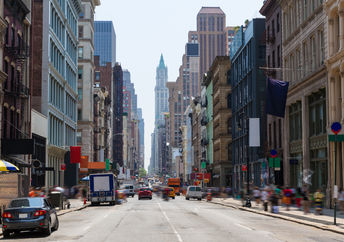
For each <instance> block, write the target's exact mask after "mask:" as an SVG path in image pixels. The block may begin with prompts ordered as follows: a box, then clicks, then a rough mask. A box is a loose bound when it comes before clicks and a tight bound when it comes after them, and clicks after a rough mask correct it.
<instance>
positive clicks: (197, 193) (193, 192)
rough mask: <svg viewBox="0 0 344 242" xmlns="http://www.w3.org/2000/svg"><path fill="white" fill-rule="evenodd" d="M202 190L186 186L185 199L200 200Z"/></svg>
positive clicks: (197, 187)
mask: <svg viewBox="0 0 344 242" xmlns="http://www.w3.org/2000/svg"><path fill="white" fill-rule="evenodd" d="M202 195H203V192H202V189H201V188H200V187H199V186H188V189H187V191H186V195H185V199H186V200H189V199H190V198H196V199H198V200H202Z"/></svg>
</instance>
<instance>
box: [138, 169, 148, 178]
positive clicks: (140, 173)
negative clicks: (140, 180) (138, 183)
mask: <svg viewBox="0 0 344 242" xmlns="http://www.w3.org/2000/svg"><path fill="white" fill-rule="evenodd" d="M146 175H147V171H146V170H145V168H140V169H139V177H145V176H146Z"/></svg>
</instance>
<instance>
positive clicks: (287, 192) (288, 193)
mask: <svg viewBox="0 0 344 242" xmlns="http://www.w3.org/2000/svg"><path fill="white" fill-rule="evenodd" d="M292 194H293V192H292V190H291V189H290V188H289V187H287V188H286V189H284V190H283V202H284V204H285V206H286V207H287V211H289V207H290V204H291V197H292Z"/></svg>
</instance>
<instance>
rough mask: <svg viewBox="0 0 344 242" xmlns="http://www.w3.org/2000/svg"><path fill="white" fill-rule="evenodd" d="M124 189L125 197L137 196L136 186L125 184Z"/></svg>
mask: <svg viewBox="0 0 344 242" xmlns="http://www.w3.org/2000/svg"><path fill="white" fill-rule="evenodd" d="M123 187H124V190H125V195H126V196H127V197H130V196H131V197H134V195H135V189H134V185H131V184H125V185H123Z"/></svg>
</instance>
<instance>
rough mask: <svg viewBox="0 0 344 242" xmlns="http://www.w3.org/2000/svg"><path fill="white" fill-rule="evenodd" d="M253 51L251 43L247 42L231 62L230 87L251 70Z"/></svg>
mask: <svg viewBox="0 0 344 242" xmlns="http://www.w3.org/2000/svg"><path fill="white" fill-rule="evenodd" d="M252 53H253V51H252V41H249V42H248V43H247V45H246V46H245V47H244V48H243V50H242V51H241V52H240V54H239V55H238V56H237V57H236V58H235V60H234V61H233V62H232V68H231V80H232V83H231V84H232V86H233V87H235V86H236V85H237V84H238V82H239V81H240V80H241V79H243V78H244V76H246V75H247V73H248V72H249V71H250V70H251V69H252V68H253V64H254V62H253V54H252Z"/></svg>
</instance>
